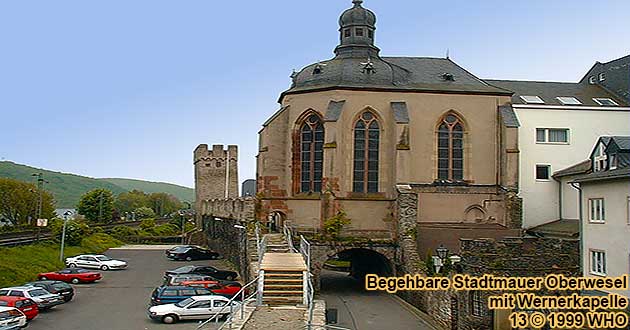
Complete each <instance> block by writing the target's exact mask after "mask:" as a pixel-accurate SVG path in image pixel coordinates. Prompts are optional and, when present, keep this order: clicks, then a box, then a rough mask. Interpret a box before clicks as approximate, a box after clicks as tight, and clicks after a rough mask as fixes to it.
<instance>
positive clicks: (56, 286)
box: [24, 281, 74, 302]
mask: <svg viewBox="0 0 630 330" xmlns="http://www.w3.org/2000/svg"><path fill="white" fill-rule="evenodd" d="M24 286H36V287H39V288H42V289H45V290H46V291H48V292H50V293H56V294H59V295H61V296H62V297H63V300H64V301H65V302H68V301H70V300H72V297H74V288H72V286H71V285H70V284H68V283H65V282H61V281H36V282H29V283H26V284H24Z"/></svg>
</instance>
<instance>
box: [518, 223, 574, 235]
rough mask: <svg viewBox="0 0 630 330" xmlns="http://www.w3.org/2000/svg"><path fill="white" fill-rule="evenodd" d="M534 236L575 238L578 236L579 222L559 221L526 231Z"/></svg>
mask: <svg viewBox="0 0 630 330" xmlns="http://www.w3.org/2000/svg"><path fill="white" fill-rule="evenodd" d="M526 231H527V233H529V234H532V235H534V236H538V237H541V236H544V237H565V238H575V237H579V236H580V221H579V220H574V219H560V220H556V221H552V222H548V223H545V224H542V225H540V226H536V227H532V228H530V229H527V230H526Z"/></svg>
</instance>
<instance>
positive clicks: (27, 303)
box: [0, 296, 39, 321]
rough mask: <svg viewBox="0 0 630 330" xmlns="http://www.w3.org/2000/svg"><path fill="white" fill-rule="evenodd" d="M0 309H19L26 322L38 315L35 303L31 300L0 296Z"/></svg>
mask: <svg viewBox="0 0 630 330" xmlns="http://www.w3.org/2000/svg"><path fill="white" fill-rule="evenodd" d="M0 307H15V308H17V309H19V310H20V312H22V313H23V314H24V315H25V316H26V320H27V321H30V320H32V319H34V318H35V317H36V316H37V315H38V314H39V308H38V307H37V303H36V302H34V301H33V299H31V298H24V297H13V296H1V297H0Z"/></svg>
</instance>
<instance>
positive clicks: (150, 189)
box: [99, 178, 195, 202]
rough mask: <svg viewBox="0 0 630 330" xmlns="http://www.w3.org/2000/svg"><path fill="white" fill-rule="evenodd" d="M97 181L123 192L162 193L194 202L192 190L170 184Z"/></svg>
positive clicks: (127, 180) (112, 180) (115, 179)
mask: <svg viewBox="0 0 630 330" xmlns="http://www.w3.org/2000/svg"><path fill="white" fill-rule="evenodd" d="M99 180H104V181H107V182H110V183H113V184H115V185H117V186H119V187H121V188H123V189H125V190H134V189H137V190H141V191H144V192H145V193H154V192H164V193H167V194H171V195H173V196H175V197H177V198H179V200H182V201H189V202H192V201H194V200H195V191H194V190H193V189H192V188H188V187H183V186H178V185H175V184H172V183H164V182H151V181H142V180H134V179H118V178H105V179H99Z"/></svg>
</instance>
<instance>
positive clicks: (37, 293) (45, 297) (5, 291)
mask: <svg viewBox="0 0 630 330" xmlns="http://www.w3.org/2000/svg"><path fill="white" fill-rule="evenodd" d="M0 296H13V297H24V298H29V299H31V300H32V301H34V302H35V303H36V304H37V307H39V309H41V310H45V309H49V308H53V307H55V306H57V305H61V304H63V303H65V302H66V301H65V300H64V299H63V297H62V296H61V295H59V294H56V293H50V292H48V291H46V290H45V289H42V288H39V287H36V286H13V287H10V288H2V289H0Z"/></svg>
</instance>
